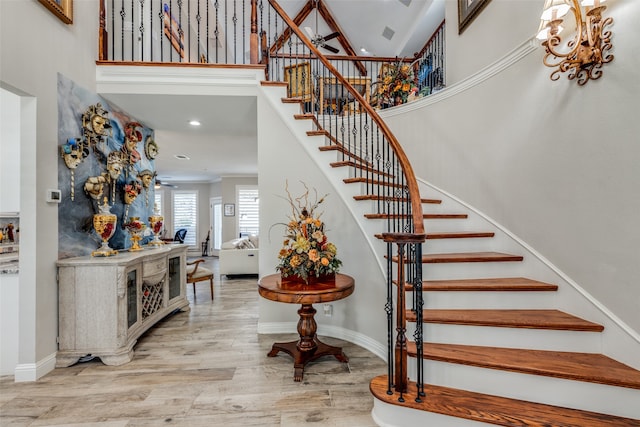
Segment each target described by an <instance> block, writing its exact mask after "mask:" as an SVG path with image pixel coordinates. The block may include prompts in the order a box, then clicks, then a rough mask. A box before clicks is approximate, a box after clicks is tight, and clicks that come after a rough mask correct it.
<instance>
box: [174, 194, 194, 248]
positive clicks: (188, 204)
mask: <svg viewBox="0 0 640 427" xmlns="http://www.w3.org/2000/svg"><path fill="white" fill-rule="evenodd" d="M197 225H198V193H197V192H195V191H174V192H173V232H174V234H175V232H176V231H178V230H179V229H181V228H185V229H186V230H187V235H186V236H185V238H184V243H185V245H189V246H195V245H196V237H197V235H198V226H197Z"/></svg>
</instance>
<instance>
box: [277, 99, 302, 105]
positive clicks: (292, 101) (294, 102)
mask: <svg viewBox="0 0 640 427" xmlns="http://www.w3.org/2000/svg"><path fill="white" fill-rule="evenodd" d="M280 101H282V103H283V104H300V103H302V102H304V100H303V99H302V98H280Z"/></svg>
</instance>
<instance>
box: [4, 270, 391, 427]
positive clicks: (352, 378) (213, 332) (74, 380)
mask: <svg viewBox="0 0 640 427" xmlns="http://www.w3.org/2000/svg"><path fill="white" fill-rule="evenodd" d="M207 262H208V264H209V265H208V266H209V267H211V268H213V269H214V271H216V275H215V287H214V290H215V300H214V301H213V302H212V301H211V299H210V294H209V286H208V283H207V282H201V283H200V284H199V286H197V295H196V296H197V298H196V300H195V302H194V299H193V295H192V288H191V287H190V286H189V287H188V288H187V295H188V298H189V300H190V302H191V311H190V312H180V313H177V314H174V315H172V316H169V317H168V318H166V319H165V320H163V321H162V322H160V323H158V324H157V325H156V326H155V327H153V328H152V329H151V330H149V331H148V332H147V333H146V334H145V335H143V336H142V337H141V338H140V339H139V340H138V344H137V345H136V347H135V358H134V360H133V361H131V362H130V363H128V364H125V365H122V366H106V365H103V364H102V363H101V362H100V361H99V360H98V359H94V360H91V361H88V362H83V363H78V364H76V365H74V366H72V367H69V368H58V369H55V370H54V371H53V372H51V373H49V374H47V375H46V376H44V377H43V378H41V379H40V380H38V381H37V382H32V383H14V382H13V377H1V378H0V426H3V427H5V426H52V425H57V426H59V425H65V426H104V427H124V426H159V425H165V426H169V425H179V426H189V427H190V426H286V427H291V426H304V425H315V426H323V427H324V426H345V427H347V426H348V427H354V426H355V427H366V426H375V425H376V424H375V423H374V422H373V420H372V418H371V415H370V412H371V408H372V405H373V397H372V395H371V393H370V392H369V381H370V380H371V378H373V377H375V376H377V375H380V374H383V373H385V372H386V368H385V366H386V365H385V364H384V362H383V361H382V360H380V359H379V358H378V357H377V356H375V355H373V354H372V353H371V352H369V351H366V350H364V349H362V348H361V347H358V346H356V345H354V344H350V343H347V342H344V341H341V340H337V339H332V338H327V337H322V339H323V341H325V342H327V343H328V344H332V345H341V346H343V348H344V352H345V353H346V355H347V356H348V357H349V359H350V360H349V363H348V364H343V363H340V362H338V361H337V360H336V359H335V358H331V357H327V358H322V359H320V360H318V361H316V362H312V363H310V364H309V365H307V367H306V369H305V374H304V380H303V381H302V382H300V383H296V382H294V381H293V363H292V359H291V357H290V356H288V355H286V354H282V353H281V354H279V355H278V356H277V357H267V352H268V351H269V350H270V349H271V344H272V343H273V342H274V341H287V340H293V339H295V338H296V336H297V335H296V334H286V335H258V334H257V332H256V331H257V322H258V310H257V305H258V298H259V295H258V291H257V279H256V278H255V277H249V278H246V277H245V278H242V279H234V280H229V279H227V278H226V277H223V278H222V279H220V276H219V275H218V274H217V259H216V258H208V260H207ZM320 312H321V311H320Z"/></svg>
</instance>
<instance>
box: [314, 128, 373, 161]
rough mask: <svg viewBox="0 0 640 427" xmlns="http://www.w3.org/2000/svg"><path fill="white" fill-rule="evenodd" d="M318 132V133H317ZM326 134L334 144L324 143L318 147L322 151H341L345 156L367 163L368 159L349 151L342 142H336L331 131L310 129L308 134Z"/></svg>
mask: <svg viewBox="0 0 640 427" xmlns="http://www.w3.org/2000/svg"><path fill="white" fill-rule="evenodd" d="M315 132H318V133H315ZM312 133H313V135H325V136H326V137H327V138H329V139H330V140H331V141H332V142H333V144H331V145H322V146H320V147H318V150H320V151H338V152H340V153H342V154H343V155H344V156H345V157H348V158H350V159H352V160H355V161H358V162H362V163H366V160H364V159H363V158H362V157H360V156H358V155H356V154H353V153H352V152H351V151H349V150H348V149H347V148H345V147H343V146H342V144H339V143H337V142H336V139H335V138H334V137H332V136H331V135H329V133H328V132H327V131H325V130H323V129H320V130H317V131H308V132H307V134H308V135H310V136H311V135H312Z"/></svg>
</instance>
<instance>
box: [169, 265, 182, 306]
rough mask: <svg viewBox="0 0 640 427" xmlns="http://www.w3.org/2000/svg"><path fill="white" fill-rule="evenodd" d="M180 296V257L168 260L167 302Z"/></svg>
mask: <svg viewBox="0 0 640 427" xmlns="http://www.w3.org/2000/svg"><path fill="white" fill-rule="evenodd" d="M178 296H180V257H174V258H169V300H172V299H173V298H175V297H178Z"/></svg>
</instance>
